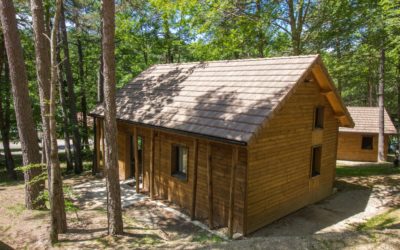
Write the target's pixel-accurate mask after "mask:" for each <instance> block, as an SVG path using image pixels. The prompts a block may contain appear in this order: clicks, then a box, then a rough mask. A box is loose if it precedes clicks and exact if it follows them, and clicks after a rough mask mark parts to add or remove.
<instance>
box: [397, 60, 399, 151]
mask: <svg viewBox="0 0 400 250" xmlns="http://www.w3.org/2000/svg"><path fill="white" fill-rule="evenodd" d="M397 56H398V57H397V60H398V61H397V145H398V149H399V153H400V54H399V55H397ZM397 157H398V158H400V155H398V156H397Z"/></svg>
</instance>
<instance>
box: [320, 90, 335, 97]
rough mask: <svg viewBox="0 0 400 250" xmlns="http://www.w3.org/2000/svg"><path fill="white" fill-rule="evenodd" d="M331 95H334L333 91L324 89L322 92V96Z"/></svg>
mask: <svg viewBox="0 0 400 250" xmlns="http://www.w3.org/2000/svg"><path fill="white" fill-rule="evenodd" d="M329 94H333V90H332V89H322V90H321V95H324V96H327V95H329Z"/></svg>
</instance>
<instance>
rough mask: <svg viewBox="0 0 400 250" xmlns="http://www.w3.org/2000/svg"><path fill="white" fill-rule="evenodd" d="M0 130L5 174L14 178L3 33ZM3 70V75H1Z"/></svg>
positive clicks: (0, 55) (0, 76) (1, 72)
mask: <svg viewBox="0 0 400 250" xmlns="http://www.w3.org/2000/svg"><path fill="white" fill-rule="evenodd" d="M0 35H1V37H0V131H1V139H2V141H3V151H4V159H5V163H6V169H7V175H8V178H9V179H12V180H16V179H17V173H16V172H15V164H14V159H13V157H12V154H11V149H10V119H11V114H10V94H11V91H10V87H9V82H8V81H9V80H8V79H9V75H8V68H7V59H6V53H5V47H4V41H3V35H2V34H0ZM3 70H4V77H2V76H3V75H2V74H3ZM3 105H4V106H3Z"/></svg>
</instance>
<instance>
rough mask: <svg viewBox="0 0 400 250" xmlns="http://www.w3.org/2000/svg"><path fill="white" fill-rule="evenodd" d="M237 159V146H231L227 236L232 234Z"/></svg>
mask: <svg viewBox="0 0 400 250" xmlns="http://www.w3.org/2000/svg"><path fill="white" fill-rule="evenodd" d="M238 161H239V150H238V147H237V146H234V147H232V167H231V185H230V192H229V217H228V236H229V238H232V236H233V216H234V212H235V184H236V182H235V178H236V168H237V164H238Z"/></svg>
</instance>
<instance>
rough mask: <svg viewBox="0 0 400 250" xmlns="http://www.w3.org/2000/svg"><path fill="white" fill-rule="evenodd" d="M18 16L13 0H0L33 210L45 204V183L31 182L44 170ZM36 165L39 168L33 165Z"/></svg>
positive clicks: (27, 193)
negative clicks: (42, 195)
mask: <svg viewBox="0 0 400 250" xmlns="http://www.w3.org/2000/svg"><path fill="white" fill-rule="evenodd" d="M15 15H16V13H15V8H14V5H13V2H12V0H0V17H1V23H2V26H3V32H4V40H5V47H6V52H7V58H8V63H9V67H10V78H11V84H12V92H13V97H14V109H15V116H16V120H17V127H18V134H19V138H20V142H21V149H22V158H23V165H24V166H30V168H29V169H28V170H26V171H25V172H24V178H25V205H26V208H28V209H34V208H38V207H41V206H42V205H43V202H42V201H39V200H37V198H38V196H39V194H40V192H41V191H42V190H43V187H44V183H43V182H34V183H32V182H31V180H32V179H33V178H35V177H36V176H38V175H40V174H41V173H42V170H41V166H40V165H39V166H40V167H37V164H40V160H41V159H40V152H39V139H38V136H37V132H36V129H35V122H34V120H33V113H32V109H31V107H32V103H31V100H30V98H29V90H28V79H27V73H26V68H25V62H24V57H23V52H22V46H21V41H20V38H19V34H18V29H17V20H16V17H15ZM33 165H35V166H36V167H33Z"/></svg>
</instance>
